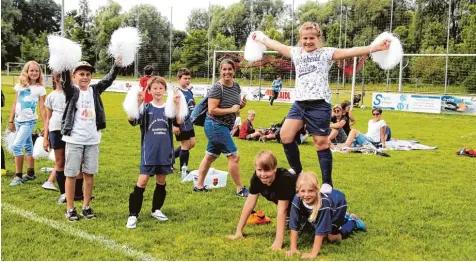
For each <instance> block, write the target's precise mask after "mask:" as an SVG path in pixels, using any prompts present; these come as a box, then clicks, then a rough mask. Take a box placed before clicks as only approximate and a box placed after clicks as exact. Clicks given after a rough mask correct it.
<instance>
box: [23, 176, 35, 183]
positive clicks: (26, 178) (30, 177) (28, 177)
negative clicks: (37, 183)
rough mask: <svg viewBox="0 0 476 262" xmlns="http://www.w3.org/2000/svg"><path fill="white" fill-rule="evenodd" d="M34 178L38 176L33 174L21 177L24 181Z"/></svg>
mask: <svg viewBox="0 0 476 262" xmlns="http://www.w3.org/2000/svg"><path fill="white" fill-rule="evenodd" d="M34 179H36V176H35V175H33V176H29V175H23V177H22V178H21V180H22V181H23V182H26V181H28V180H34Z"/></svg>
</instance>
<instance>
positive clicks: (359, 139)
mask: <svg viewBox="0 0 476 262" xmlns="http://www.w3.org/2000/svg"><path fill="white" fill-rule="evenodd" d="M367 141H368V142H370V143H375V141H374V140H373V139H372V138H370V137H368V136H366V135H365V134H362V133H359V135H358V136H357V137H356V138H355V143H357V144H358V145H363V144H364V143H365V142H367Z"/></svg>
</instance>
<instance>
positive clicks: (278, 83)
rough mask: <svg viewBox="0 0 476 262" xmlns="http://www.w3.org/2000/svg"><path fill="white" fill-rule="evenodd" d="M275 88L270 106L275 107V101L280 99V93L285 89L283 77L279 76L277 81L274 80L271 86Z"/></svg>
mask: <svg viewBox="0 0 476 262" xmlns="http://www.w3.org/2000/svg"><path fill="white" fill-rule="evenodd" d="M271 85H272V86H273V90H272V91H273V96H271V97H270V101H269V104H270V105H273V101H274V100H275V99H276V98H278V95H279V92H280V91H281V88H283V82H282V81H281V76H280V75H277V76H276V79H275V80H273V83H272V84H271Z"/></svg>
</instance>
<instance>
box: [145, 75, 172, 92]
mask: <svg viewBox="0 0 476 262" xmlns="http://www.w3.org/2000/svg"><path fill="white" fill-rule="evenodd" d="M152 84H160V85H163V86H164V88H165V90H167V82H166V81H165V78H163V77H161V76H153V77H151V78H150V79H149V80H148V81H147V90H148V91H150V88H151V87H152Z"/></svg>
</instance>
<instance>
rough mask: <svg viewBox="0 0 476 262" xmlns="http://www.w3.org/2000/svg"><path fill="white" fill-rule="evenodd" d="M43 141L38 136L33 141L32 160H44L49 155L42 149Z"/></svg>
mask: <svg viewBox="0 0 476 262" xmlns="http://www.w3.org/2000/svg"><path fill="white" fill-rule="evenodd" d="M43 140H44V139H43V137H42V136H39V137H38V138H37V139H36V141H35V145H34V146H33V158H34V159H38V158H42V157H45V158H46V157H48V156H49V155H50V153H48V152H47V151H45V149H44V148H43Z"/></svg>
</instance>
